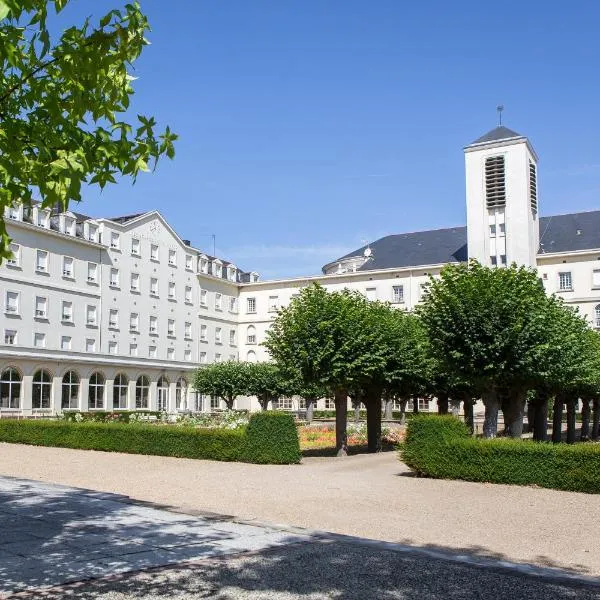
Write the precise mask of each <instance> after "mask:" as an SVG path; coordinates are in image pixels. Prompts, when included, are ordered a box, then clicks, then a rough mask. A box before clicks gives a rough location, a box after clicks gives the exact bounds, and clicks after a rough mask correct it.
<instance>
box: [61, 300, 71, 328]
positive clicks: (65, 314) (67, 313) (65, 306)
mask: <svg viewBox="0 0 600 600" xmlns="http://www.w3.org/2000/svg"><path fill="white" fill-rule="evenodd" d="M60 306H61V309H60V320H61V321H62V322H63V323H73V302H72V301H71V300H63V301H62V303H61V305H60Z"/></svg>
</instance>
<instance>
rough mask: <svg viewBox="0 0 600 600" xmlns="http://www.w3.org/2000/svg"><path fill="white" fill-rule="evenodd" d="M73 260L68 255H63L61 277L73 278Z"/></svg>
mask: <svg viewBox="0 0 600 600" xmlns="http://www.w3.org/2000/svg"><path fill="white" fill-rule="evenodd" d="M73 262H74V261H73V259H72V258H71V257H70V256H63V271H62V272H63V277H67V278H69V279H72V278H73Z"/></svg>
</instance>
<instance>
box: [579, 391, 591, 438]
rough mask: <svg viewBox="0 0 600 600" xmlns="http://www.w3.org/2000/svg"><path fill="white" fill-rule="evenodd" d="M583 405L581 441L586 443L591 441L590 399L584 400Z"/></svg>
mask: <svg viewBox="0 0 600 600" xmlns="http://www.w3.org/2000/svg"><path fill="white" fill-rule="evenodd" d="M581 401H582V402H583V405H582V407H581V438H580V439H581V441H582V442H585V441H587V440H589V439H590V399H589V398H582V399H581Z"/></svg>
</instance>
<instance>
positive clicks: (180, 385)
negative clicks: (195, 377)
mask: <svg viewBox="0 0 600 600" xmlns="http://www.w3.org/2000/svg"><path fill="white" fill-rule="evenodd" d="M187 385H188V384H187V381H186V380H185V378H184V377H180V378H179V379H178V380H177V384H176V386H175V409H176V410H186V409H187Z"/></svg>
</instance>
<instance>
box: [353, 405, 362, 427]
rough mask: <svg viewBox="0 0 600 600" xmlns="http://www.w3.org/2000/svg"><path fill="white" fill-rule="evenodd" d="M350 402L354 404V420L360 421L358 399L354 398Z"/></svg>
mask: <svg viewBox="0 0 600 600" xmlns="http://www.w3.org/2000/svg"><path fill="white" fill-rule="evenodd" d="M352 404H354V422H355V423H360V405H361V402H360V400H355V401H354V402H353V403H352Z"/></svg>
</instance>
